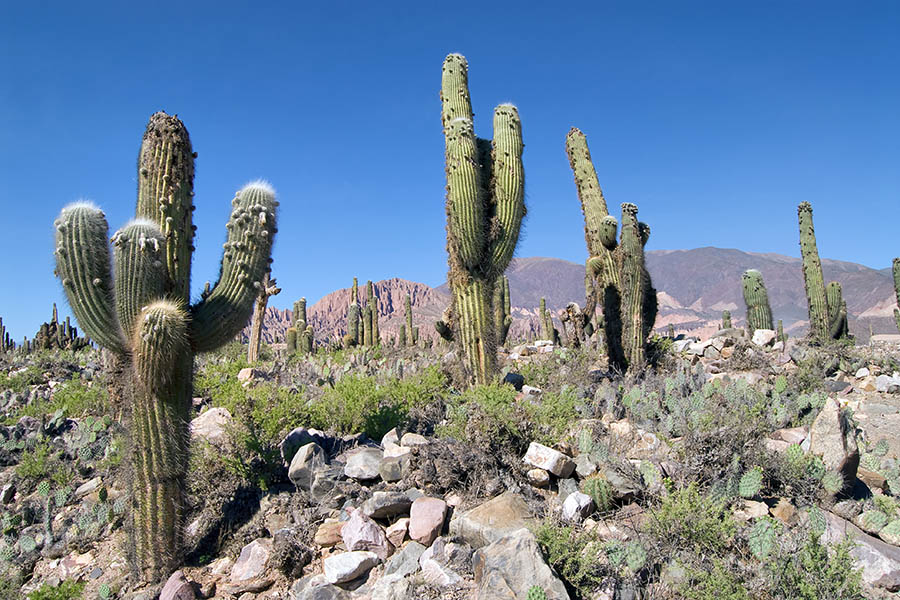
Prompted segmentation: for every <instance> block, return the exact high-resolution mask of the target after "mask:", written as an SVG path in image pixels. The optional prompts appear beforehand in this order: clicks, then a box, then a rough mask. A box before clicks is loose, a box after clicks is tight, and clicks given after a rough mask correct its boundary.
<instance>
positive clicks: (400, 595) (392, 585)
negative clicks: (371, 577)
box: [369, 574, 412, 600]
mask: <svg viewBox="0 0 900 600" xmlns="http://www.w3.org/2000/svg"><path fill="white" fill-rule="evenodd" d="M411 590H412V583H411V582H410V581H409V579H408V578H406V577H403V576H402V575H397V574H394V575H386V576H384V577H381V578H380V579H379V580H378V581H376V582H375V585H373V586H372V593H371V594H370V595H369V600H407V598H409V597H410V593H411Z"/></svg>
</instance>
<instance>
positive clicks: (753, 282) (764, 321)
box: [741, 269, 774, 335]
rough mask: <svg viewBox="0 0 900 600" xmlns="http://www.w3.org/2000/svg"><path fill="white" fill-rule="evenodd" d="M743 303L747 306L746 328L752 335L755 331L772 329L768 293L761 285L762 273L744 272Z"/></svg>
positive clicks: (749, 270)
mask: <svg viewBox="0 0 900 600" xmlns="http://www.w3.org/2000/svg"><path fill="white" fill-rule="evenodd" d="M741 286H742V288H743V291H744V303H745V304H746V305H747V328H748V329H749V330H750V334H751V335H752V334H753V332H754V331H756V330H757V329H774V326H773V325H772V307H771V306H770V305H769V293H768V292H767V291H766V284H765V283H763V277H762V273H760V272H759V271H757V270H756V269H748V270H746V271H744V275H743V276H742V277H741Z"/></svg>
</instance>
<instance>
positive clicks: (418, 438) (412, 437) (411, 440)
mask: <svg viewBox="0 0 900 600" xmlns="http://www.w3.org/2000/svg"><path fill="white" fill-rule="evenodd" d="M427 443H428V439H427V438H426V437H425V436H424V435H419V434H418V433H404V434H403V437H402V438H400V445H401V446H404V447H407V448H411V447H413V446H424V445H425V444H427Z"/></svg>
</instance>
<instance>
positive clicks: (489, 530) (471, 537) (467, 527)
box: [450, 491, 533, 548]
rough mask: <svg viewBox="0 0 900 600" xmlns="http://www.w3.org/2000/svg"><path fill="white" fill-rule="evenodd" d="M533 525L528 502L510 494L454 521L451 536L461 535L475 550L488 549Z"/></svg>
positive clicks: (510, 492) (458, 514)
mask: <svg viewBox="0 0 900 600" xmlns="http://www.w3.org/2000/svg"><path fill="white" fill-rule="evenodd" d="M532 523H533V519H532V516H531V511H530V510H529V508H528V505H527V504H526V503H525V499H524V498H522V496H520V495H519V494H516V493H515V492H512V491H506V492H503V493H502V494H500V495H499V496H497V497H496V498H492V499H490V500H488V501H487V502H484V503H482V504H480V505H479V506H476V507H475V508H473V509H471V510H469V511H466V512H462V513H460V512H456V513H454V515H453V518H452V519H451V520H450V534H451V535H458V536H460V537H461V538H462V539H464V540H465V541H466V542H468V543H469V544H471V545H472V547H474V548H480V547H481V546H486V545H487V544H490V543H492V542H495V541H497V540H499V539H500V538H502V537H504V536H507V535H510V534H511V533H513V532H514V531H517V530H519V529H522V528H527V527H528V526H530V525H531V524H532Z"/></svg>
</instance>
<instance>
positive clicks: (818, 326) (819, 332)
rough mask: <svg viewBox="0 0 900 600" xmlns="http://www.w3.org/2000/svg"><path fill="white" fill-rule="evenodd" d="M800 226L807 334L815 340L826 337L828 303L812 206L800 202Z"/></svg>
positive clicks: (798, 210)
mask: <svg viewBox="0 0 900 600" xmlns="http://www.w3.org/2000/svg"><path fill="white" fill-rule="evenodd" d="M797 217H798V221H799V226H800V253H801V255H802V258H803V281H804V283H805V285H806V303H807V306H808V308H809V334H810V337H811V338H813V339H817V340H820V341H822V340H825V339H827V338H828V337H829V336H828V330H829V324H830V320H829V318H828V301H827V299H826V297H825V278H824V277H823V275H822V263H821V261H820V260H819V250H818V248H817V247H816V232H815V229H814V228H813V216H812V205H811V204H810V203H809V202H801V203H800V205H799V206H798V207H797Z"/></svg>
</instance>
